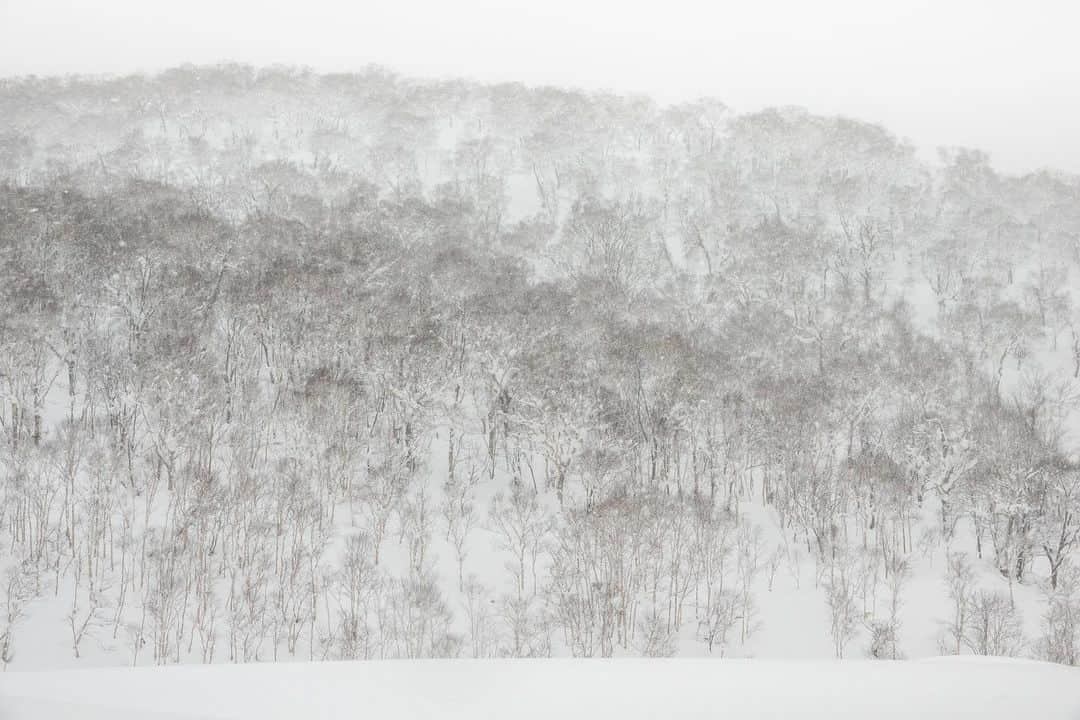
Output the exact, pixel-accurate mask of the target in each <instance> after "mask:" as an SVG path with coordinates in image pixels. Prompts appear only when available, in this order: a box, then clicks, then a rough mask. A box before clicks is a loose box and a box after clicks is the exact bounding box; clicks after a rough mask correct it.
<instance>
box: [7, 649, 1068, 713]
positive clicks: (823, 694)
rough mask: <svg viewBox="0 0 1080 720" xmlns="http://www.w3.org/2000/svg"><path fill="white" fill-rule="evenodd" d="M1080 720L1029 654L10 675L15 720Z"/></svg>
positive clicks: (1049, 673)
mask: <svg viewBox="0 0 1080 720" xmlns="http://www.w3.org/2000/svg"><path fill="white" fill-rule="evenodd" d="M76 717H77V718H79V719H80V720H99V719H100V720H105V719H106V718H108V720H135V719H136V718H151V719H153V720H179V719H180V718H184V719H187V720H195V719H199V720H210V719H217V720H221V719H225V718H229V719H233V718H235V719H240V718H258V719H259V720H276V719H277V718H282V719H284V718H290V719H292V718H304V719H305V720H306V719H309V718H310V719H315V718H319V719H325V718H374V719H377V720H399V719H400V720H405V719H409V720H411V719H413V718H418V719H419V718H424V719H427V718H439V719H440V720H458V719H460V720H465V719H468V720H483V719H487V718H491V719H492V720H494V719H496V718H498V719H499V720H534V719H535V720H540V719H541V718H542V719H543V720H553V719H555V718H557V719H558V720H575V719H578V718H582V719H585V718H587V719H589V720H593V719H594V718H595V719H600V718H613V719H617V720H637V719H639V718H640V719H641V720H644V719H645V718H650V719H655V718H666V719H682V718H724V719H730V718H754V719H757V718H794V717H799V718H823V719H824V718H828V719H829V720H837V719H842V718H860V720H865V719H867V718H874V719H876V720H881V719H887V718H918V719H919V720H932V719H933V718H964V717H972V718H979V719H980V720H995V719H996V718H1002V719H1004V718H1010V719H1011V718H1040V720H1055V719H1056V718H1061V719H1063V720H1064V719H1066V718H1068V719H1071V720H1076V719H1077V718H1080V669H1076V668H1067V667H1063V666H1056V665H1048V664H1043V663H1037V662H1031V661H1024V660H993V659H990V660H987V659H974V658H950V659H934V660H921V661H909V662H886V661H876V662H875V661H840V662H809V661H808V662H796V661H787V662H779V661H766V660H704V659H702V660H698V659H692V660H683V659H679V660H636V659H634V660H631V659H625V660H509V661H483V660H462V661H457V660H453V661H446V660H443V661H439V660H425V661H387V662H341V663H303V664H301V663H274V664H263V665H217V666H214V665H211V666H173V667H167V668H127V669H103V670H74V671H62V672H9V673H4V674H0V718H2V719H3V720H59V719H61V718H76Z"/></svg>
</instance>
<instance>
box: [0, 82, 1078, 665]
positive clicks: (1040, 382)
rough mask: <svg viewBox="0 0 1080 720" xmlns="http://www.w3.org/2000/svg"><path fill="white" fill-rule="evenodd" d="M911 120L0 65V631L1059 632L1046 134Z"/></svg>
mask: <svg viewBox="0 0 1080 720" xmlns="http://www.w3.org/2000/svg"><path fill="white" fill-rule="evenodd" d="M924 150H925V149H923V148H915V147H913V146H912V145H911V144H910V143H908V142H906V141H903V140H901V139H899V138H897V137H895V136H894V135H892V134H891V133H890V132H889V131H888V129H886V128H882V127H878V126H875V125H870V124H866V123H862V122H859V121H856V120H852V119H847V118H838V117H819V116H815V115H812V114H809V113H808V112H806V111H803V110H800V109H798V108H778V109H773V110H766V111H762V112H756V113H752V114H740V113H739V112H736V111H734V110H732V109H729V108H727V107H725V106H724V105H723V104H722V103H721V102H719V101H716V100H702V101H699V102H695V103H691V104H683V105H676V106H661V105H659V104H657V103H655V102H653V101H651V100H650V99H648V98H646V97H623V96H617V95H614V94H604V93H585V92H577V91H569V90H562V89H557V88H550V87H526V86H523V85H518V84H502V85H480V84H476V83H471V82H467V81H430V80H424V81H419V80H412V79H409V78H405V77H400V76H397V75H394V74H392V73H389V72H385V71H380V70H376V69H373V70H369V71H367V72H364V73H360V74H338V75H320V74H315V73H313V72H309V71H303V70H298V69H292V68H281V67H274V68H265V69H257V68H252V67H248V66H239V65H221V66H213V67H194V66H185V67H179V68H176V69H173V70H170V71H167V72H164V73H162V74H159V75H154V76H128V77H117V78H76V77H71V78H63V79H60V78H33V77H30V78H20V79H7V80H0V183H2V184H0V580H2V584H0V665H3V666H6V667H9V668H11V669H37V668H60V667H84V666H94V665H96V666H102V665H152V664H165V663H170V664H171V663H210V662H228V661H256V660H259V661H269V660H286V659H304V660H307V659H315V660H322V659H380V658H429V657H439V658H449V657H462V658H465V657H546V656H576V657H581V656H586V657H588V656H597V657H599V656H624V655H643V656H671V655H680V656H709V655H711V656H716V657H721V656H723V657H774V658H776V657H785V658H787V657H820V658H826V657H846V658H866V657H871V658H883V659H896V658H905V657H908V658H917V657H924V656H929V655H938V654H977V655H1009V656H1022V657H1030V658H1037V659H1042V660H1049V661H1052V662H1056V663H1064V664H1071V665H1076V664H1078V663H1080V413H1078V404H1077V403H1078V399H1080V292H1078V291H1077V288H1080V282H1078V280H1080V178H1078V177H1076V176H1070V175H1066V174H1064V173H1058V172H1053V171H1043V172H1039V173H1034V174H1029V175H1025V176H1022V177H1021V176H1010V175H1004V174H1001V173H998V172H996V171H995V169H994V167H993V165H992V163H991V161H990V159H989V158H988V157H987V156H986V155H985V154H983V153H981V152H979V151H977V150H972V149H944V150H942V151H941V152H940V153H939V155H938V156H937V159H935V160H932V161H931V160H928V159H927V158H929V157H930V154H929V153H926V152H924Z"/></svg>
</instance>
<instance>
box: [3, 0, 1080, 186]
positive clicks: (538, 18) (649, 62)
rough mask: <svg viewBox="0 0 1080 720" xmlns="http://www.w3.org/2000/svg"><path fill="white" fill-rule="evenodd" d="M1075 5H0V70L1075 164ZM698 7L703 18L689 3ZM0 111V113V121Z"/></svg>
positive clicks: (1078, 55) (1030, 164)
mask: <svg viewBox="0 0 1080 720" xmlns="http://www.w3.org/2000/svg"><path fill="white" fill-rule="evenodd" d="M1077 5H1080V2H1078V0H1026V1H1023V2H1022V1H1021V0H1013V1H1008V2H1007V1H1005V0H937V1H936V2H935V1H932V0H894V1H892V2H879V1H878V0H757V1H756V2H745V3H733V2H732V3H724V2H718V1H716V0H713V1H712V2H708V1H707V0H701V1H697V2H690V1H689V0H657V1H653V2H643V1H641V0H622V2H607V1H605V2H599V1H597V0H536V1H535V2H531V3H529V2H521V1H520V0H506V1H504V2H494V1H492V0H488V1H486V2H485V1H483V0H442V1H434V2H433V1H421V0H391V1H390V2H364V0H352V2H340V3H335V2H330V1H329V0H296V1H295V2H288V3H285V2H271V1H266V2H259V1H256V0H250V1H247V0H245V1H238V0H172V1H171V2H158V0H96V1H93V2H91V1H84V2H76V1H75V0H0V75H4V76H10V75H23V74H28V73H34V74H54V73H70V72H79V73H103V72H105V73H123V72H130V71H134V70H157V69H161V68H165V67H169V66H172V65H176V64H179V63H182V62H196V63H206V62H217V61H220V60H236V61H241V62H250V63H255V64H266V63H275V62H280V63H290V64H303V65H308V66H311V67H313V68H315V69H332V70H348V69H357V68H361V67H363V66H365V65H367V64H370V63H377V64H380V65H385V66H387V67H390V68H393V69H395V70H399V71H401V72H404V73H409V74H417V75H425V76H468V77H473V78H477V79H481V80H521V81H523V82H527V83H530V84H556V85H564V86H575V87H581V88H604V89H610V90H617V91H634V92H646V93H649V94H651V95H653V96H654V97H656V98H657V99H658V100H660V101H663V102H667V101H677V100H682V99H688V98H694V97H698V96H701V95H713V96H716V97H719V98H721V99H722V100H723V101H724V102H726V103H727V104H728V105H730V106H732V107H734V108H735V109H738V110H754V109H758V108H760V107H764V106H768V105H785V104H794V105H803V106H805V107H808V108H809V109H810V110H812V111H815V112H822V113H840V114H844V115H849V116H852V117H857V118H860V119H864V120H871V121H875V122H881V123H883V124H885V125H886V126H888V127H889V128H890V129H891V130H893V131H894V132H896V133H897V134H899V135H901V136H904V137H909V138H911V139H912V140H914V141H915V142H916V143H917V144H919V145H920V147H922V148H923V149H924V150H926V151H931V150H932V149H933V148H934V147H936V146H938V145H966V146H969V147H979V148H982V149H984V150H987V151H988V152H990V154H991V156H992V157H993V160H994V163H995V164H996V165H997V166H998V167H999V168H1002V169H1005V170H1008V171H1013V172H1020V171H1026V170H1030V169H1034V168H1039V167H1044V166H1050V167H1058V168H1062V169H1067V170H1070V171H1073V172H1080V41H1078V30H1077V21H1078V20H1080V10H1078V9H1076V6H1077ZM706 8H707V9H706ZM2 122H3V119H2V118H0V124H2Z"/></svg>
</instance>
